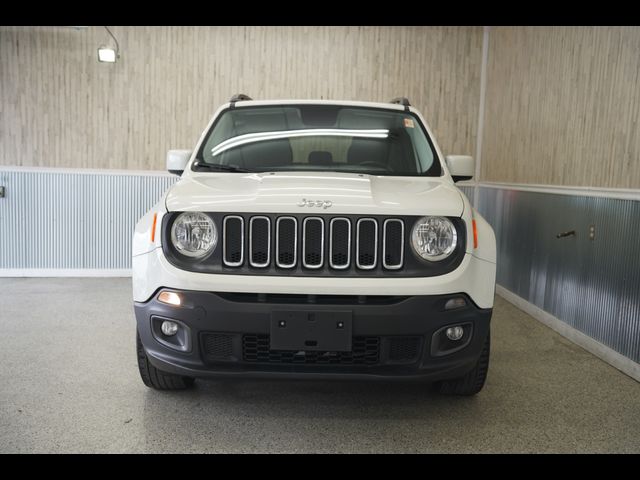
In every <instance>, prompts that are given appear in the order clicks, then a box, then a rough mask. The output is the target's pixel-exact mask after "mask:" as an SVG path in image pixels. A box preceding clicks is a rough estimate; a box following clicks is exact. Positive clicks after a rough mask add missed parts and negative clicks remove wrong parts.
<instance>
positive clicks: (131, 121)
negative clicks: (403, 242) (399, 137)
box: [0, 27, 482, 170]
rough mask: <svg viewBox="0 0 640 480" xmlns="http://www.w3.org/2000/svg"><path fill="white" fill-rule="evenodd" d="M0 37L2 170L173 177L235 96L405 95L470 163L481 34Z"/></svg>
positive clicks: (26, 30) (358, 30)
mask: <svg viewBox="0 0 640 480" xmlns="http://www.w3.org/2000/svg"><path fill="white" fill-rule="evenodd" d="M112 31H113V32H114V34H115V35H116V37H117V38H118V40H119V42H120V48H121V59H120V60H119V61H118V62H117V63H116V64H101V63H98V62H97V60H96V49H97V47H98V46H99V45H100V44H103V43H108V42H109V41H110V38H109V36H108V34H107V33H106V31H105V30H104V29H103V28H102V27H90V28H89V29H87V30H83V31H76V30H73V29H68V28H61V27H0V105H1V106H2V110H1V112H0V165H36V166H59V167H81V168H85V167H86V168H125V169H157V170H160V169H164V157H165V153H166V150H167V149H169V148H191V147H192V146H193V144H194V143H195V141H196V140H197V138H198V137H199V135H200V133H201V132H202V129H203V128H204V127H205V125H206V123H207V122H208V120H209V118H210V116H211V114H212V113H213V112H214V111H215V109H216V108H217V107H218V106H219V105H220V104H221V103H224V102H226V101H228V99H229V98H230V96H231V95H232V94H233V93H237V92H244V93H247V94H249V95H251V96H252V97H253V98H256V99H261V98H287V97H289V98H291V97H294V98H319V97H321V96H322V97H324V98H325V99H355V100H374V101H388V100H390V99H391V98H393V97H395V96H398V95H406V96H408V97H409V98H410V99H411V101H412V103H413V104H415V105H416V106H417V107H418V108H420V109H421V110H422V111H423V113H424V114H425V115H426V116H427V118H428V120H429V122H430V124H431V126H432V128H433V130H434V131H435V134H436V136H437V139H438V141H439V143H440V146H441V147H442V149H443V150H444V151H445V152H447V153H469V154H473V153H474V151H475V141H476V138H475V136H476V124H477V117H478V108H479V92H480V83H479V82H480V67H481V66H480V63H481V48H482V29H481V28H478V27H468V28H467V27H113V28H112Z"/></svg>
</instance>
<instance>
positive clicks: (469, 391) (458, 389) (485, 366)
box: [434, 332, 491, 396]
mask: <svg viewBox="0 0 640 480" xmlns="http://www.w3.org/2000/svg"><path fill="white" fill-rule="evenodd" d="M490 351H491V333H490V332H487V339H486V340H485V341H484V345H483V346H482V352H481V353H480V357H479V358H478V361H477V362H476V364H475V366H474V367H473V369H472V370H471V371H470V372H469V373H467V374H466V375H464V376H463V377H459V378H454V379H452V380H441V381H440V382H437V383H436V384H435V385H434V387H435V390H436V391H437V392H439V393H442V394H444V395H466V396H470V395H475V394H476V393H478V392H479V391H480V390H482V387H484V383H485V381H486V379H487V372H488V371H489V354H490Z"/></svg>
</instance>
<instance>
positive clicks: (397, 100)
mask: <svg viewBox="0 0 640 480" xmlns="http://www.w3.org/2000/svg"><path fill="white" fill-rule="evenodd" d="M389 103H395V104H397V105H404V110H405V112H408V111H409V107H410V106H411V103H409V99H408V98H407V97H396V98H394V99H393V100H391V102H389Z"/></svg>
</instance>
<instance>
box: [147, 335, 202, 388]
mask: <svg viewBox="0 0 640 480" xmlns="http://www.w3.org/2000/svg"><path fill="white" fill-rule="evenodd" d="M136 350H137V352H138V369H139V370H140V377H142V381H143V382H144V384H145V385H146V386H147V387H150V388H155V389H156V390H184V389H187V388H190V387H192V386H193V382H194V379H193V378H191V377H183V376H181V375H174V374H173V373H167V372H163V371H162V370H158V369H157V368H156V367H154V366H153V365H151V362H149V359H148V358H147V354H146V353H145V352H144V347H143V346H142V342H141V341H140V334H139V333H137V332H136Z"/></svg>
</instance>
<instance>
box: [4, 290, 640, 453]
mask: <svg viewBox="0 0 640 480" xmlns="http://www.w3.org/2000/svg"><path fill="white" fill-rule="evenodd" d="M130 297H131V282H130V280H129V279H0V332H1V335H2V337H3V339H4V341H3V342H2V347H0V453H9V452H635V453H638V452H640V415H638V412H640V384H638V383H637V382H636V381H634V380H632V379H631V378H629V377H627V376H625V375H624V374H622V373H620V372H619V371H618V370H616V369H614V368H613V367H610V366H609V365H607V364H606V363H604V362H602V361H601V360H599V359H598V358H596V357H594V356H593V355H591V354H589V353H587V352H586V351H584V350H582V349H581V348H579V347H576V346H575V345H573V344H571V343H570V342H568V341H566V340H564V338H562V337H560V336H559V335H557V334H556V333H555V332H553V331H552V330H550V329H548V328H547V327H545V326H544V325H542V324H540V323H538V322H537V321H536V320H533V319H532V318H531V317H529V316H528V315H526V314H525V313H523V312H522V311H520V310H518V309H516V308H515V307H513V306H512V305H510V304H509V303H507V302H505V301H504V300H502V299H501V298H499V297H498V298H497V299H496V307H495V313H494V319H493V327H492V333H493V337H492V357H491V363H490V370H489V377H488V381H487V384H486V386H485V389H484V390H483V391H482V392H481V393H480V394H479V395H478V396H476V397H474V398H456V397H441V396H438V395H435V394H429V393H427V392H426V391H425V388H424V387H423V386H421V385H415V384H413V385H411V384H409V385H407V384H400V385H398V384H391V385H389V384H380V383H362V382H358V383H344V382H338V383H336V382H331V383H330V382H282V381H280V382H269V381H248V380H243V381H228V382H198V383H197V387H196V389H195V390H193V391H188V392H178V393H162V392H155V391H152V390H149V389H147V388H146V387H145V386H144V385H143V384H142V382H141V381H140V379H139V377H138V370H137V366H136V357H135V349H134V333H135V326H134V320H133V312H132V307H131V300H130Z"/></svg>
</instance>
